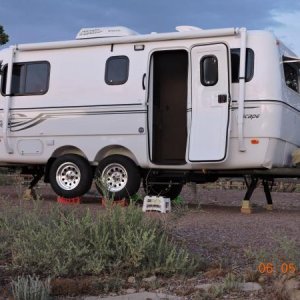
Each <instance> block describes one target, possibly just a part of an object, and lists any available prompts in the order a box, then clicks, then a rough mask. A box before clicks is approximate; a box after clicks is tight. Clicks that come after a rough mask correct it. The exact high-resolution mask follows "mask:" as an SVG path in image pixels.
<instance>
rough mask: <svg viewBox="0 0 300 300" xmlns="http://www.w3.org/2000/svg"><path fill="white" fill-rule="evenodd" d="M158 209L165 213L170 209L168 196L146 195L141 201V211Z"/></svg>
mask: <svg viewBox="0 0 300 300" xmlns="http://www.w3.org/2000/svg"><path fill="white" fill-rule="evenodd" d="M153 210H154V211H159V212H161V213H166V212H169V211H171V201H170V198H164V197H158V196H146V197H145V198H144V203H143V212H146V211H153Z"/></svg>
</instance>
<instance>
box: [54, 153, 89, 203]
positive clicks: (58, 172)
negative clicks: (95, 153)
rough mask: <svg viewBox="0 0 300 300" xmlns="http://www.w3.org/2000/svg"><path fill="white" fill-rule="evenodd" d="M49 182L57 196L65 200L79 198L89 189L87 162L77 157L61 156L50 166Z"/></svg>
mask: <svg viewBox="0 0 300 300" xmlns="http://www.w3.org/2000/svg"><path fill="white" fill-rule="evenodd" d="M49 181H50V184H51V187H52V189H53V190H54V191H55V193H56V194H57V195H59V196H61V197H65V198H73V197H79V196H82V195H83V194H85V193H86V192H87V191H88V190H89V189H90V187H91V184H92V181H93V172H92V168H91V166H90V164H89V162H88V161H87V160H86V159H85V158H83V157H81V156H79V155H75V154H66V155H62V156H60V157H58V158H57V159H55V161H54V162H53V164H52V165H51V167H50V171H49Z"/></svg>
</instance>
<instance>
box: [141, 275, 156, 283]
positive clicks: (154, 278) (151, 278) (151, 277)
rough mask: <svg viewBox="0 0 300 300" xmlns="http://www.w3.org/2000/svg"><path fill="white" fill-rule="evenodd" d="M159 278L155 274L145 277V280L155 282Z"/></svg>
mask: <svg viewBox="0 0 300 300" xmlns="http://www.w3.org/2000/svg"><path fill="white" fill-rule="evenodd" d="M156 279H157V277H156V276H155V275H153V276H150V277H147V278H143V281H144V282H154V281H155V280H156Z"/></svg>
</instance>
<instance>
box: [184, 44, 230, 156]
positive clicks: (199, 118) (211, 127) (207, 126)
mask: <svg viewBox="0 0 300 300" xmlns="http://www.w3.org/2000/svg"><path fill="white" fill-rule="evenodd" d="M191 61H192V111H191V126H190V130H189V141H188V146H187V147H188V149H187V161H189V162H222V161H224V160H225V159H226V156H227V147H228V138H229V136H228V135H229V121H230V119H229V116H230V115H229V105H230V77H229V76H230V71H229V50H228V47H227V45H226V44H224V43H217V44H209V45H198V46H195V47H193V48H192V51H191Z"/></svg>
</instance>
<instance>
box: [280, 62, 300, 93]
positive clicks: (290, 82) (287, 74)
mask: <svg viewBox="0 0 300 300" xmlns="http://www.w3.org/2000/svg"><path fill="white" fill-rule="evenodd" d="M287 60H289V59H288V58H287V57H283V71H284V78H285V83H286V85H287V86H288V87H289V88H290V89H292V90H294V91H295V92H298V93H299V68H300V65H299V63H298V62H291V61H290V60H289V62H285V61H287Z"/></svg>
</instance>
